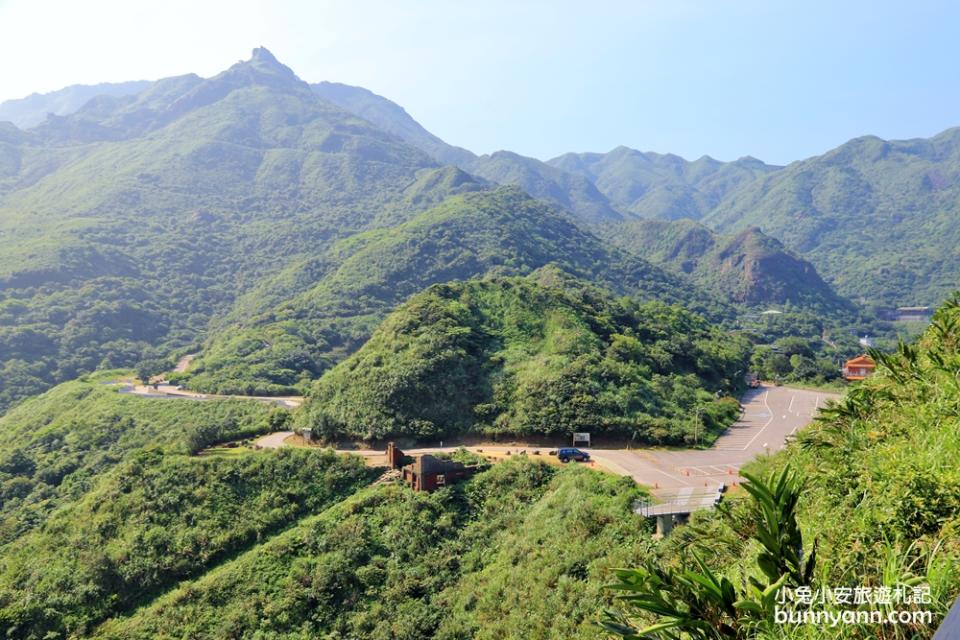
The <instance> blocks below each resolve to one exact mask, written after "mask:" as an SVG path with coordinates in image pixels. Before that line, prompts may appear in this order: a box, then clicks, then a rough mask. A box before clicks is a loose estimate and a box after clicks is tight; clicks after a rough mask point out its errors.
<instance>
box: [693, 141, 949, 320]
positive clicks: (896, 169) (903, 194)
mask: <svg viewBox="0 0 960 640" xmlns="http://www.w3.org/2000/svg"><path fill="white" fill-rule="evenodd" d="M958 176H960V129H950V130H948V131H945V132H943V133H941V134H940V135H938V136H935V137H933V138H930V139H915V140H900V141H896V140H894V141H886V140H881V139H880V138H875V137H865V138H857V139H855V140H851V141H850V142H848V143H846V144H844V145H842V146H840V147H838V148H836V149H834V150H832V151H830V152H828V153H825V154H824V155H822V156H817V157H814V158H810V159H808V160H804V161H803V162H795V163H793V164H791V165H790V166H788V167H786V168H785V169H783V170H782V171H779V172H776V173H772V174H770V175H768V176H765V177H762V178H761V179H758V180H757V181H756V182H754V183H752V184H748V185H745V186H744V187H743V188H741V189H739V190H737V191H736V192H733V193H731V194H729V195H728V197H727V198H726V199H725V200H724V201H723V202H722V203H721V204H720V205H719V206H718V207H717V208H716V210H715V211H713V212H712V213H711V214H710V215H709V216H707V217H706V218H705V219H704V222H705V223H707V224H709V225H711V226H714V227H716V228H719V229H721V230H723V231H733V230H739V229H744V228H746V227H750V226H757V227H760V228H761V229H763V231H764V233H767V234H768V235H772V236H773V237H775V238H777V239H779V240H781V241H783V242H784V244H786V245H787V246H788V247H790V248H791V249H794V250H796V251H799V252H800V253H801V254H802V255H803V256H804V257H805V258H806V259H808V260H810V261H811V262H812V263H813V264H814V265H816V267H817V270H818V271H819V272H820V273H821V274H823V276H824V277H825V278H827V279H828V280H829V281H830V282H832V283H833V284H834V286H836V288H837V290H838V291H839V292H840V293H841V294H844V295H847V296H850V297H855V298H863V299H864V300H866V301H868V302H871V303H880V304H885V305H890V306H904V305H936V304H937V303H938V302H939V301H941V300H943V299H944V298H945V297H946V296H947V294H948V293H949V292H951V291H952V290H953V289H954V288H955V287H956V286H957V273H960V257H958V254H957V251H956V247H957V246H958V243H960V225H957V216H958V215H960V209H958V204H957V203H958V202H960V181H958V179H957V177H958Z"/></svg>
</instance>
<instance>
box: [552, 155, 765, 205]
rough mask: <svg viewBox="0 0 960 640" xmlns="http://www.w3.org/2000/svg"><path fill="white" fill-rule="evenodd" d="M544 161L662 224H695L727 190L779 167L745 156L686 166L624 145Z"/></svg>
mask: <svg viewBox="0 0 960 640" xmlns="http://www.w3.org/2000/svg"><path fill="white" fill-rule="evenodd" d="M547 163H548V164H550V165H551V166H554V167H557V168H558V169H563V170H564V171H567V172H569V173H576V174H578V175H582V176H584V177H586V178H587V179H589V180H590V181H591V182H593V184H594V185H596V187H597V189H598V190H599V191H600V192H601V193H602V194H604V195H605V196H606V197H607V198H608V199H609V200H610V202H611V203H612V204H613V206H615V207H616V208H617V209H619V210H620V211H624V212H627V213H631V214H634V215H637V216H640V217H642V218H662V219H666V220H676V219H678V218H692V219H694V220H699V219H700V218H702V217H704V216H705V215H707V214H708V213H709V212H710V211H712V210H713V209H714V208H715V207H716V206H717V205H718V204H719V203H720V202H721V201H722V200H723V198H724V197H725V196H726V195H727V194H728V193H730V192H731V191H733V190H735V189H736V188H738V187H739V186H741V185H744V184H747V183H750V182H753V181H754V180H755V179H757V178H759V177H761V176H764V175H766V174H768V173H773V172H775V171H776V170H777V169H778V168H779V167H775V166H772V165H768V164H764V163H763V162H761V161H759V160H757V159H756V158H750V157H746V158H741V159H739V160H737V161H736V162H720V161H718V160H714V159H713V158H711V157H709V156H704V157H702V158H700V159H699V160H695V161H693V162H690V161H687V160H684V159H683V158H681V157H679V156H675V155H673V154H659V153H644V152H642V151H636V150H634V149H630V148H627V147H617V148H616V149H614V150H613V151H610V152H609V153H568V154H565V155H562V156H560V157H558V158H554V159H553V160H549V161H548V162H547Z"/></svg>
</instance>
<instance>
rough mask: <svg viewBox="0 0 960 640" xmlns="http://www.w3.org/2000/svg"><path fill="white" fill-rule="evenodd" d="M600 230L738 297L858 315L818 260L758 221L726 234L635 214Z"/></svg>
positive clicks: (763, 303) (760, 303)
mask: <svg viewBox="0 0 960 640" xmlns="http://www.w3.org/2000/svg"><path fill="white" fill-rule="evenodd" d="M598 233H599V234H600V235H601V237H604V238H606V239H607V240H609V241H610V242H611V243H613V244H616V245H618V246H620V247H622V248H624V249H626V250H628V251H631V252H633V253H635V254H637V255H639V256H643V257H644V258H646V259H648V260H650V261H651V262H654V263H657V264H662V265H665V266H669V267H672V268H674V269H676V270H679V271H682V272H683V273H687V274H689V275H691V276H692V277H693V279H694V281H695V282H697V283H699V284H700V285H701V286H703V287H704V288H705V289H711V290H719V291H723V292H724V293H726V294H727V295H729V296H730V297H731V299H732V300H733V301H735V302H738V303H742V304H746V305H751V306H770V305H792V306H795V307H799V308H803V309H807V310H816V311H820V312H823V313H826V314H829V315H834V316H838V315H846V316H847V317H848V319H849V318H852V317H853V316H854V315H855V310H854V308H853V305H852V304H851V303H850V302H849V301H847V300H844V299H842V298H840V297H839V296H838V295H837V294H836V293H835V292H834V291H833V289H832V288H831V287H830V285H828V284H827V283H826V282H824V281H823V280H822V279H821V278H820V276H819V275H818V274H817V271H816V269H814V267H813V265H811V264H810V263H809V262H807V261H806V260H804V259H802V258H800V257H798V256H797V255H795V254H794V253H792V252H791V251H788V250H787V249H786V248H785V247H784V246H783V244H781V243H780V242H779V241H777V240H775V239H774V238H771V237H770V236H767V235H765V234H764V233H763V232H761V231H760V230H759V229H757V228H755V227H754V228H749V229H745V230H744V231H742V232H740V233H738V234H736V235H729V236H725V235H720V234H718V233H716V232H714V231H712V230H710V229H709V228H708V227H706V226H704V225H702V224H700V223H698V222H694V221H693V220H676V221H667V220H631V221H628V222H624V223H622V224H616V225H608V226H606V227H604V228H603V229H602V230H601V231H598Z"/></svg>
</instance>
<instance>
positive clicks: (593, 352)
mask: <svg viewBox="0 0 960 640" xmlns="http://www.w3.org/2000/svg"><path fill="white" fill-rule="evenodd" d="M747 357H748V343H747V342H746V341H745V340H743V339H740V338H736V337H733V336H730V335H725V334H723V333H722V332H720V331H718V330H717V329H716V328H714V327H711V326H710V325H709V324H708V323H707V322H706V321H704V320H703V319H702V318H700V317H698V316H696V315H694V314H691V313H690V312H688V311H684V310H683V309H681V308H679V307H669V306H666V305H664V304H662V303H658V302H649V303H642V302H639V301H637V300H631V299H627V298H624V299H621V300H617V299H615V298H613V297H612V296H610V295H609V294H608V293H605V292H604V291H603V290H601V289H597V288H595V287H592V286H590V285H587V284H586V283H584V282H581V281H577V280H574V279H572V278H570V277H568V276H566V275H564V274H563V273H562V272H560V271H559V270H558V269H556V268H554V267H548V268H545V269H541V270H539V271H536V272H534V273H533V274H531V275H530V276H527V277H525V278H518V277H514V278H494V279H489V280H472V281H469V282H466V283H455V284H446V285H436V286H434V287H431V288H430V289H428V290H427V291H426V292H424V293H422V294H420V295H417V296H414V297H413V298H411V299H410V300H409V301H408V302H407V303H406V304H404V305H403V306H401V307H400V308H399V309H398V310H397V311H395V312H394V313H392V314H391V315H390V316H389V317H388V318H387V319H386V320H385V321H384V322H383V324H382V325H381V326H380V327H379V328H378V329H377V331H376V332H375V333H374V334H373V336H372V337H371V338H370V340H369V341H368V342H367V343H366V344H365V345H364V346H363V347H362V348H361V349H360V350H359V351H358V352H357V353H356V354H355V355H353V356H351V357H350V358H348V359H347V360H346V361H344V362H343V363H341V364H340V365H338V366H337V367H335V368H334V369H332V370H331V371H330V372H329V373H327V374H326V375H325V376H324V377H323V378H321V379H320V381H319V382H318V383H317V384H316V386H315V388H314V389H313V390H312V391H311V394H310V400H309V403H308V405H307V407H305V409H304V411H305V413H304V414H303V415H301V417H300V419H301V424H303V425H304V426H309V427H312V428H313V430H314V433H317V434H319V435H320V436H321V437H323V438H328V439H337V438H361V439H364V440H374V439H382V438H388V437H395V436H410V437H414V438H431V437H438V436H440V437H442V436H444V435H454V434H464V433H482V434H488V435H494V434H500V433H503V434H510V435H521V436H522V435H540V436H543V435H547V436H558V437H559V436H563V437H566V436H569V435H570V434H572V433H574V432H577V431H591V432H593V433H594V434H597V435H600V434H605V435H614V436H618V437H621V438H626V439H632V440H636V441H642V442H659V443H685V442H687V443H689V442H693V440H694V437H695V436H696V435H697V434H696V430H697V429H698V428H701V427H700V425H698V424H696V423H694V422H693V421H691V420H690V418H689V416H690V412H691V411H692V410H693V409H694V407H695V406H699V407H700V410H701V411H702V416H703V419H704V421H703V428H704V432H703V433H701V434H700V435H701V437H702V438H706V439H709V436H710V434H715V433H718V432H719V431H722V430H723V429H724V428H725V427H726V426H727V425H728V424H729V423H730V422H732V421H733V419H734V418H735V417H736V416H737V414H738V404H737V402H736V400H734V399H733V398H729V397H722V396H724V395H725V394H733V393H735V392H736V391H737V390H738V389H740V388H741V386H742V385H743V380H742V378H743V374H744V373H745V372H746V367H747Z"/></svg>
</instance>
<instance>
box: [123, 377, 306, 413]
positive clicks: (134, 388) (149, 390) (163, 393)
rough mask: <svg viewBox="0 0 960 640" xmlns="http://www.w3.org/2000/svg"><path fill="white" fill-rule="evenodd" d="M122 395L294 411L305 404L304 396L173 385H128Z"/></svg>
mask: <svg viewBox="0 0 960 640" xmlns="http://www.w3.org/2000/svg"><path fill="white" fill-rule="evenodd" d="M120 393H129V394H132V395H135V396H143V397H145V398H179V399H186V400H216V399H232V400H258V401H260V402H268V403H272V404H277V405H280V406H281V407H287V408H288V409H294V408H296V407H299V406H300V405H301V404H303V396H235V395H219V394H215V393H197V392H196V391H188V390H186V389H180V388H177V387H176V386H174V385H171V384H158V385H142V384H136V385H135V384H129V383H126V384H124V385H123V386H122V387H121V388H120Z"/></svg>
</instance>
